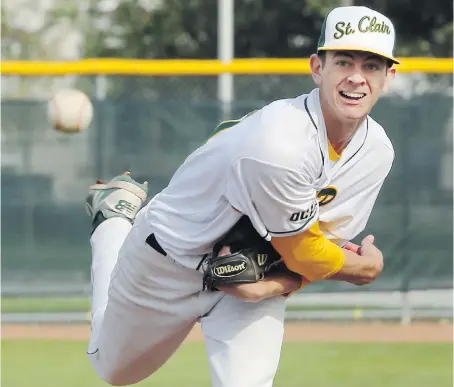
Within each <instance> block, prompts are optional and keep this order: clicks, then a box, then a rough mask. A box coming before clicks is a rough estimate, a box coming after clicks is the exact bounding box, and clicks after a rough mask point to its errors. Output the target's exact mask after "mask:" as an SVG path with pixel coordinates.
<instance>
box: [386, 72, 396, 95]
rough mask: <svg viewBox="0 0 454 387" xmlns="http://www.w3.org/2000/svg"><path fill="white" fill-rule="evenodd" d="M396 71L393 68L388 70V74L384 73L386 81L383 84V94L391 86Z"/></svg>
mask: <svg viewBox="0 0 454 387" xmlns="http://www.w3.org/2000/svg"><path fill="white" fill-rule="evenodd" d="M396 72H397V71H396V69H395V68H394V67H391V68H389V69H388V72H387V73H386V79H385V83H384V84H383V88H382V91H383V93H387V92H388V90H389V86H390V85H391V82H392V81H393V80H394V78H395V77H396Z"/></svg>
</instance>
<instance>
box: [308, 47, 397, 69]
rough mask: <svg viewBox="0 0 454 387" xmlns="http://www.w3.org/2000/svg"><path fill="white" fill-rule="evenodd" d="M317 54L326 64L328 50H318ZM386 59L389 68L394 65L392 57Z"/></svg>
mask: <svg viewBox="0 0 454 387" xmlns="http://www.w3.org/2000/svg"><path fill="white" fill-rule="evenodd" d="M317 56H318V57H319V58H320V60H321V61H322V64H325V61H326V51H325V50H317ZM385 59H386V66H387V67H388V69H390V68H391V67H393V65H394V62H393V61H392V60H391V59H388V58H385Z"/></svg>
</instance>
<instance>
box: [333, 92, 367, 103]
mask: <svg viewBox="0 0 454 387" xmlns="http://www.w3.org/2000/svg"><path fill="white" fill-rule="evenodd" d="M339 94H340V96H341V97H342V98H345V99H348V100H350V101H359V100H360V99H361V98H364V97H365V96H366V93H356V92H354V91H339Z"/></svg>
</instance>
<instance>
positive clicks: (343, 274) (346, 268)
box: [327, 250, 383, 285]
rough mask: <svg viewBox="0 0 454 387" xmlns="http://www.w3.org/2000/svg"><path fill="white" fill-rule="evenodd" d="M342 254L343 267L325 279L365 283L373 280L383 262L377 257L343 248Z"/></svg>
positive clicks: (357, 283)
mask: <svg viewBox="0 0 454 387" xmlns="http://www.w3.org/2000/svg"><path fill="white" fill-rule="evenodd" d="M344 254H345V263H344V265H343V267H342V268H341V269H340V270H339V271H338V272H337V273H336V274H334V275H332V276H331V277H330V278H327V279H329V280H334V281H345V282H350V283H352V284H355V285H365V284H369V283H371V282H373V281H374V280H375V279H376V278H377V277H378V275H379V274H380V273H381V271H382V269H383V263H382V261H380V260H378V259H373V258H370V257H367V256H361V255H358V254H356V253H354V252H352V251H349V250H344Z"/></svg>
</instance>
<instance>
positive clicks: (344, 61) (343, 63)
mask: <svg viewBox="0 0 454 387" xmlns="http://www.w3.org/2000/svg"><path fill="white" fill-rule="evenodd" d="M336 65H338V66H340V67H347V66H350V63H349V62H348V61H346V60H344V59H341V60H338V61H337V62H336Z"/></svg>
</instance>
